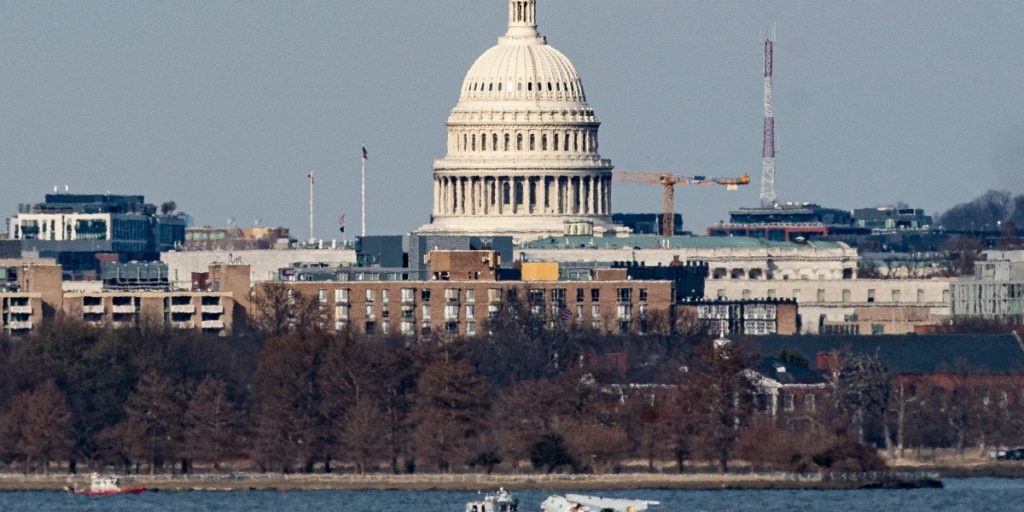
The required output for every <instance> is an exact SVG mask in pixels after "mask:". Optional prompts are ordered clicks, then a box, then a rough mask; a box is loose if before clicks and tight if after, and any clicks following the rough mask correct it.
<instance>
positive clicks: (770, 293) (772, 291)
mask: <svg viewBox="0 0 1024 512" xmlns="http://www.w3.org/2000/svg"><path fill="white" fill-rule="evenodd" d="M768 298H769V299H774V298H775V288H769V289H768Z"/></svg>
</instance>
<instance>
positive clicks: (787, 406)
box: [782, 393, 796, 412]
mask: <svg viewBox="0 0 1024 512" xmlns="http://www.w3.org/2000/svg"><path fill="white" fill-rule="evenodd" d="M782 408H783V409H784V410H785V411H786V412H793V410H795V409H796V397H795V396H793V395H791V394H789V393H786V394H785V395H782Z"/></svg>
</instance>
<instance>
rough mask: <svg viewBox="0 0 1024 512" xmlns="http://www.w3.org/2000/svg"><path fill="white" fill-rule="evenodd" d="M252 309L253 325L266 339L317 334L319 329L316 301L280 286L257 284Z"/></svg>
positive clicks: (311, 297) (318, 312)
mask: <svg viewBox="0 0 1024 512" xmlns="http://www.w3.org/2000/svg"><path fill="white" fill-rule="evenodd" d="M252 306H253V324H254V325H255V327H256V329H257V330H258V331H260V332H261V333H263V335H264V336H267V337H274V336H281V335H283V334H285V333H288V332H291V331H318V330H320V327H321V319H320V304H319V302H318V301H317V298H316V297H313V296H311V295H307V294H304V293H301V292H299V291H297V290H295V289H293V288H289V287H288V286H285V285H284V284H281V283H273V282H269V283H260V285H259V286H257V287H256V294H255V296H254V297H253V301H252Z"/></svg>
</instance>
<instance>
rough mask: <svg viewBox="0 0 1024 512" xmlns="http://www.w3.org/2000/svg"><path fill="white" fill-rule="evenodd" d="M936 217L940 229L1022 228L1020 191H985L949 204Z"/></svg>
mask: <svg viewBox="0 0 1024 512" xmlns="http://www.w3.org/2000/svg"><path fill="white" fill-rule="evenodd" d="M936 220H938V221H939V224H941V225H942V227H943V228H945V229H950V230H957V231H998V230H1001V229H1003V228H1004V227H1005V225H1007V224H1010V225H1011V226H1015V227H1016V228H1024V194H1020V195H1017V196H1014V195H1012V194H1011V193H1009V192H1007V191H1005V190H989V191H988V192H985V193H984V194H982V195H980V196H978V197H976V198H974V199H972V200H970V201H968V202H965V203H960V204H958V205H956V206H953V207H952V208H950V209H949V210H946V211H945V212H943V213H942V214H941V215H939V218H938V219H936Z"/></svg>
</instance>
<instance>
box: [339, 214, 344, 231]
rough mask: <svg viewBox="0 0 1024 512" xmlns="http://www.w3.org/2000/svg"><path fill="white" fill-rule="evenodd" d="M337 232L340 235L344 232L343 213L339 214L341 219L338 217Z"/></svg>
mask: <svg viewBox="0 0 1024 512" xmlns="http://www.w3.org/2000/svg"><path fill="white" fill-rule="evenodd" d="M338 231H341V232H342V233H344V232H345V214H344V213H343V214H341V217H338Z"/></svg>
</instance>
